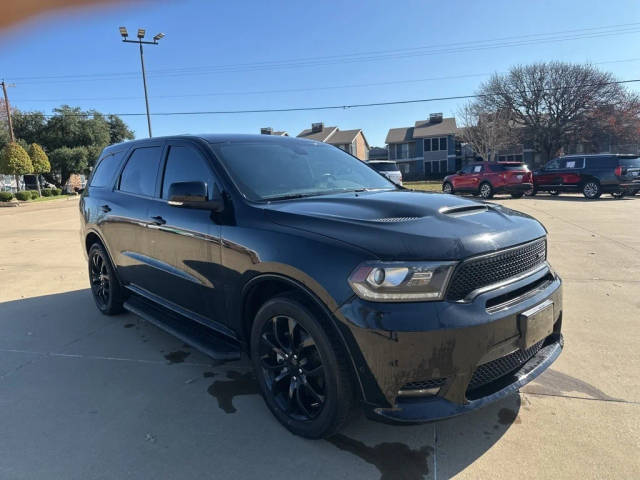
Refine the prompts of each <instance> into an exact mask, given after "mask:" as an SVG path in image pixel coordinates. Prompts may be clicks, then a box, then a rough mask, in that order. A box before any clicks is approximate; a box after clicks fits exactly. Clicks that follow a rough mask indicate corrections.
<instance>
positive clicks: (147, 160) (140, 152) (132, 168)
mask: <svg viewBox="0 0 640 480" xmlns="http://www.w3.org/2000/svg"><path fill="white" fill-rule="evenodd" d="M161 153H162V147H159V146H158V147H141V148H136V149H135V150H134V151H133V153H132V154H131V156H130V157H129V161H128V162H127V164H126V165H125V167H124V170H123V171H122V175H120V185H119V189H120V191H122V192H127V193H134V194H136V195H144V196H145V197H152V196H154V194H155V192H156V180H157V178H158V167H159V166H160V154H161Z"/></svg>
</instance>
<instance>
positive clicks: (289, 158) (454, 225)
mask: <svg viewBox="0 0 640 480" xmlns="http://www.w3.org/2000/svg"><path fill="white" fill-rule="evenodd" d="M80 213H81V218H82V242H83V248H84V251H85V252H86V254H87V257H88V265H89V276H90V282H91V291H92V293H93V296H94V299H95V302H96V305H97V307H98V308H99V309H100V311H102V312H103V313H105V314H108V315H111V314H115V313H118V312H120V311H122V310H123V309H124V310H128V311H131V312H134V313H135V314H137V315H140V316H141V317H143V318H145V319H147V320H148V321H150V322H152V323H154V324H156V325H158V326H160V327H161V328H164V329H166V330H167V331H169V332H171V333H172V334H174V335H176V336H178V337H179V338H180V339H182V340H183V341H185V342H187V343H190V344H192V345H194V346H196V347H197V348H199V349H201V350H203V351H204V352H206V353H208V354H209V355H211V356H212V357H214V358H217V359H235V358H238V356H239V354H240V352H241V351H246V352H248V353H249V355H250V357H251V359H252V362H253V367H254V369H255V374H256V378H257V382H258V384H259V386H260V390H261V392H262V395H263V396H264V399H265V401H266V404H267V405H268V407H269V408H270V409H271V411H272V412H273V414H274V415H275V416H276V417H277V418H278V420H279V421H280V422H282V424H283V425H284V426H285V427H287V428H288V429H289V430H291V431H292V432H294V433H296V434H299V435H303V436H306V437H310V438H318V437H324V436H328V435H331V434H332V433H334V432H336V431H337V430H338V429H339V428H340V427H341V425H343V424H344V422H345V421H346V420H347V418H348V416H349V414H350V413H351V412H352V410H353V407H354V406H355V405H361V406H362V407H363V408H364V410H365V412H366V413H367V414H368V415H369V416H370V417H373V418H377V419H384V420H388V421H398V422H416V421H426V420H433V419H437V418H444V417H449V416H453V415H457V414H460V413H463V412H467V411H470V410H473V409H475V408H478V407H481V406H483V405H486V404H488V403H490V402H493V401H495V400H496V399H498V398H501V397H503V396H505V395H508V394H510V393H512V392H515V391H516V390H517V389H518V388H519V387H520V386H522V385H524V384H526V383H527V382H529V381H531V380H532V379H533V378H535V377H536V376H537V375H539V374H540V373H541V372H542V371H543V370H545V369H546V368H547V367H548V366H549V365H550V364H551V363H552V362H553V361H554V360H555V359H556V358H557V356H558V355H559V354H560V352H561V350H562V345H563V343H562V342H563V341H562V335H561V324H562V293H561V282H560V278H559V277H558V276H557V275H556V274H555V273H554V271H553V270H552V269H551V267H550V266H549V264H548V263H547V255H546V254H547V239H546V231H545V229H544V228H543V226H542V225H541V224H540V223H538V222H537V221H536V220H534V219H533V218H531V217H529V216H527V215H524V214H522V213H519V212H515V211H512V210H509V209H507V208H503V207H500V206H498V205H493V204H484V203H478V202H475V201H473V200H468V199H464V198H459V197H455V196H452V195H445V194H441V193H427V192H414V191H409V190H406V189H404V188H402V187H399V186H398V185H395V184H394V183H392V182H390V181H389V180H387V179H386V178H385V177H383V176H382V175H380V174H379V173H377V172H376V171H375V170H373V169H372V168H370V167H368V166H367V165H366V164H365V163H363V162H361V161H359V160H358V159H356V158H354V157H352V156H351V155H349V154H347V153H345V152H343V151H341V150H340V149H337V148H335V147H332V146H330V145H326V144H324V143H319V142H314V141H309V140H302V139H295V138H288V137H270V136H266V135H255V136H254V135H202V136H179V137H168V138H154V139H148V140H138V141H133V142H128V143H122V144H118V145H113V146H111V147H108V148H106V149H105V150H104V152H103V153H102V155H101V157H100V159H99V161H98V163H97V166H96V168H95V170H94V172H93V175H92V178H91V180H90V183H89V185H88V187H87V188H86V189H85V191H84V192H83V194H82V198H81V202H80Z"/></svg>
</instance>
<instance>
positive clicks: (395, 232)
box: [265, 190, 546, 260]
mask: <svg viewBox="0 0 640 480" xmlns="http://www.w3.org/2000/svg"><path fill="white" fill-rule="evenodd" d="M265 214H266V216H267V218H268V219H269V220H270V221H272V222H274V223H276V224H279V225H283V226H287V227H291V228H296V229H300V230H304V231H306V232H311V233H315V234H318V235H323V236H326V237H331V238H333V239H336V240H340V241H342V242H346V243H349V244H352V245H355V246H357V247H359V248H363V249H365V250H368V251H369V252H371V253H372V254H373V255H375V256H377V257H379V258H381V259H384V260H459V259H462V258H465V257H468V256H472V255H476V254H479V253H485V252H490V251H495V250H500V249H502V248H507V247H510V246H513V245H517V244H519V243H524V242H527V241H530V240H533V239H535V238H539V237H541V236H543V235H545V234H546V231H545V229H544V227H543V226H542V225H541V224H540V223H539V222H538V221H537V220H535V219H534V218H532V217H530V216H528V215H526V214H523V213H520V212H516V211H514V210H510V209H508V208H505V207H502V206H500V205H497V204H492V203H486V202H478V201H474V200H469V199H465V198H460V197H456V196H453V195H445V194H441V193H428V192H415V191H406V190H396V191H386V192H363V193H349V194H340V195H327V196H319V197H311V198H302V199H296V200H292V201H280V202H272V203H270V204H268V205H267V206H266V207H265Z"/></svg>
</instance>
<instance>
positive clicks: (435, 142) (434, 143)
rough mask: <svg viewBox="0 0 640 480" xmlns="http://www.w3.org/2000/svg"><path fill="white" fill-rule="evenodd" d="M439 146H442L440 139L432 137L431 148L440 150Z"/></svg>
mask: <svg viewBox="0 0 640 480" xmlns="http://www.w3.org/2000/svg"><path fill="white" fill-rule="evenodd" d="M439 146H440V141H439V139H437V138H432V139H431V150H433V151H434V152H435V151H436V150H439V148H438V147H439Z"/></svg>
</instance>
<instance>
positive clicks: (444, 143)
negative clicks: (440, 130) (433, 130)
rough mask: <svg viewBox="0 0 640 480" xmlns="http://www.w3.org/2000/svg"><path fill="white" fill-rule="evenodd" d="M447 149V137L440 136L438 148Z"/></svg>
mask: <svg viewBox="0 0 640 480" xmlns="http://www.w3.org/2000/svg"><path fill="white" fill-rule="evenodd" d="M446 149H447V137H442V138H441V139H440V150H446Z"/></svg>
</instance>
